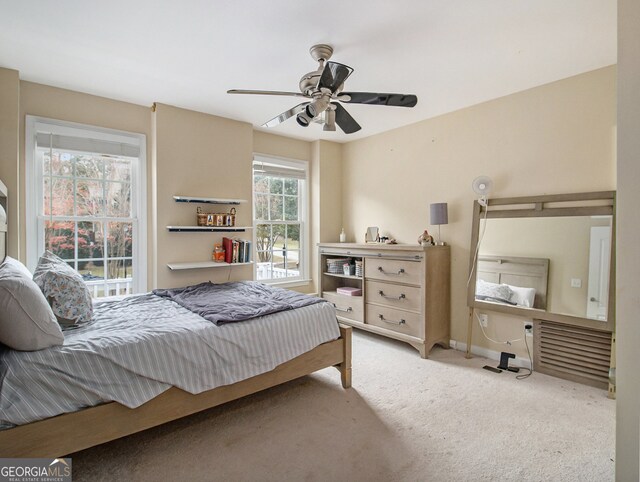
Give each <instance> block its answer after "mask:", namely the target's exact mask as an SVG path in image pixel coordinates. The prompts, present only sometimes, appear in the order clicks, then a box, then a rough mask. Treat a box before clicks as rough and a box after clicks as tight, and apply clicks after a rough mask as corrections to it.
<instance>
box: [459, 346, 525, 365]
mask: <svg viewBox="0 0 640 482" xmlns="http://www.w3.org/2000/svg"><path fill="white" fill-rule="evenodd" d="M449 345H450V346H451V348H453V349H454V350H457V351H464V352H466V351H467V344H466V343H463V342H461V341H456V340H451V341H450V342H449ZM529 349H531V346H530V347H529ZM471 353H472V354H473V355H476V356H481V357H484V358H488V359H489V360H497V361H500V352H499V351H495V350H490V349H489V348H484V347H482V346H476V345H471ZM531 357H532V358H533V354H532V355H531ZM509 363H510V364H511V365H515V366H518V367H523V368H529V369H531V368H532V367H531V363H530V362H529V359H528V358H522V357H519V356H517V357H515V359H513V358H512V359H511V360H509Z"/></svg>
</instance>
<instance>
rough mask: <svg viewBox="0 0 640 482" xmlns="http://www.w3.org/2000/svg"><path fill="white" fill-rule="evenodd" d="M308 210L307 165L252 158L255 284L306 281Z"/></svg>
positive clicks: (288, 161) (304, 163) (257, 157)
mask: <svg viewBox="0 0 640 482" xmlns="http://www.w3.org/2000/svg"><path fill="white" fill-rule="evenodd" d="M307 206H308V203H307V163H306V162H304V161H290V160H287V161H285V160H281V159H273V158H270V157H264V156H256V157H255V159H254V162H253V224H254V236H255V246H256V258H257V259H256V279H257V280H258V281H263V282H274V283H278V282H291V281H302V280H305V279H306V274H307V260H308V247H307V244H306V242H307V238H308V235H307V232H306V229H307V224H306V220H307V217H308V214H307V212H308V211H307V210H308V207H307Z"/></svg>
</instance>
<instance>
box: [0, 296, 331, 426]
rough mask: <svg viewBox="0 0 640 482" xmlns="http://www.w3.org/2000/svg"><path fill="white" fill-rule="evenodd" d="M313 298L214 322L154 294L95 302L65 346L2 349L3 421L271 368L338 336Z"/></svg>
mask: <svg viewBox="0 0 640 482" xmlns="http://www.w3.org/2000/svg"><path fill="white" fill-rule="evenodd" d="M339 336H340V332H339V329H338V324H337V322H336V316H335V309H334V307H333V306H332V305H331V304H330V303H317V304H313V305H310V306H306V307H303V308H298V309H296V310H289V311H283V312H280V313H275V314H271V315H266V316H263V317H259V318H255V319H252V320H247V321H244V322H241V323H230V324H227V325H223V326H216V325H215V324H213V323H211V322H210V321H207V320H205V319H204V318H201V317H200V316H198V315H196V314H195V313H192V312H190V311H188V310H186V309H185V308H183V307H181V306H179V305H178V304H176V303H174V302H173V301H170V300H167V299H163V298H160V297H157V296H154V295H152V294H145V295H140V296H133V297H129V298H125V299H124V300H119V301H105V302H101V303H97V304H96V306H95V311H94V321H93V322H92V323H91V324H89V325H86V326H83V327H79V328H78V329H76V330H73V331H67V332H65V342H64V345H62V346H59V347H52V348H48V349H45V350H40V351H34V352H19V351H15V350H9V349H6V348H3V349H0V350H1V351H0V383H1V384H0V428H8V427H12V426H15V425H20V424H25V423H29V422H33V421H35V420H40V419H44V418H48V417H52V416H55V415H59V414H62V413H67V412H73V411H76V410H79V409H81V408H85V407H89V406H93V405H98V404H100V403H104V402H107V401H116V402H118V403H121V404H122V405H125V406H127V407H130V408H135V407H138V406H140V405H142V404H143V403H145V402H146V401H148V400H151V399H152V398H154V397H156V396H157V395H159V394H160V393H162V392H164V391H165V390H167V389H169V388H170V387H171V386H176V387H178V388H181V389H183V390H185V391H187V392H189V393H194V394H195V393H200V392H202V391H205V390H209V389H212V388H215V387H218V386H222V385H228V384H231V383H235V382H237V381H240V380H244V379H246V378H250V377H252V376H255V375H259V374H261V373H265V372H267V371H270V370H272V369H274V368H275V367H276V366H277V365H280V364H281V363H284V362H285V361H287V360H291V359H293V358H295V357H296V356H299V355H301V354H303V353H305V352H307V351H309V350H312V349H313V348H315V347H316V346H318V345H320V344H322V343H325V342H328V341H331V340H335V339H337V338H339Z"/></svg>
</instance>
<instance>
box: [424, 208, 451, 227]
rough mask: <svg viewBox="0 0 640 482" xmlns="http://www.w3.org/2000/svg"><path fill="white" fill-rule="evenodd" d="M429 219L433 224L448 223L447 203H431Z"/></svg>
mask: <svg viewBox="0 0 640 482" xmlns="http://www.w3.org/2000/svg"><path fill="white" fill-rule="evenodd" d="M429 207H430V214H431V216H430V219H431V222H430V223H429V224H432V225H434V226H436V225H440V224H449V213H448V210H447V203H433V204H431V205H430V206H429Z"/></svg>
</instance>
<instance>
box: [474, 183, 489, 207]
mask: <svg viewBox="0 0 640 482" xmlns="http://www.w3.org/2000/svg"><path fill="white" fill-rule="evenodd" d="M471 188H472V189H473V192H475V193H476V194H477V195H478V196H479V198H478V203H479V204H480V205H481V206H485V207H486V206H487V202H488V199H487V196H489V194H490V193H491V190H492V189H493V181H492V180H491V178H490V177H489V176H478V177H476V178H475V179H474V180H473V182H472V183H471Z"/></svg>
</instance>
